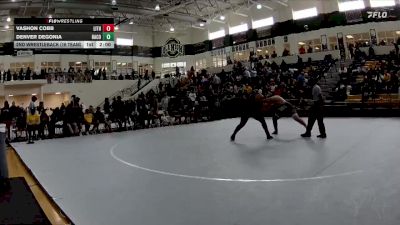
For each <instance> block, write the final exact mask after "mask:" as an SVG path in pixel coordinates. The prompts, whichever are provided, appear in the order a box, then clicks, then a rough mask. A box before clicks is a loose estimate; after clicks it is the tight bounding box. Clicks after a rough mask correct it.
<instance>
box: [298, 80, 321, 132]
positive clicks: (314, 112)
mask: <svg viewBox="0 0 400 225" xmlns="http://www.w3.org/2000/svg"><path fill="white" fill-rule="evenodd" d="M310 83H311V84H313V88H312V98H313V99H312V100H313V105H312V106H311V108H310V115H309V117H308V125H307V131H306V133H304V134H302V135H301V136H302V137H311V130H312V128H313V126H314V123H315V121H316V120H317V121H318V128H319V132H320V135H318V136H317V137H318V138H326V132H325V125H324V115H323V109H324V98H323V96H322V91H321V88H320V86H319V85H318V84H317V83H318V81H317V80H316V79H313V80H310Z"/></svg>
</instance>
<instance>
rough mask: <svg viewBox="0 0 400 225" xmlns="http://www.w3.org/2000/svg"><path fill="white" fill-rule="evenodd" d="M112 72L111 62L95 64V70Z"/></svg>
mask: <svg viewBox="0 0 400 225" xmlns="http://www.w3.org/2000/svg"><path fill="white" fill-rule="evenodd" d="M103 69H106V71H111V63H110V62H95V63H94V70H96V71H98V70H103Z"/></svg>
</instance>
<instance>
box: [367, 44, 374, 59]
mask: <svg viewBox="0 0 400 225" xmlns="http://www.w3.org/2000/svg"><path fill="white" fill-rule="evenodd" d="M368 55H369V58H374V57H375V50H374V48H373V47H372V46H369V48H368Z"/></svg>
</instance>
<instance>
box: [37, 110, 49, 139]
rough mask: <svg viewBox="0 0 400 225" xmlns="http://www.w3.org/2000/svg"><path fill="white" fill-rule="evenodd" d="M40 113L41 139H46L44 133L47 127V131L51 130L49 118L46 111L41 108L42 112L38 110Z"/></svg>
mask: <svg viewBox="0 0 400 225" xmlns="http://www.w3.org/2000/svg"><path fill="white" fill-rule="evenodd" d="M38 112H39V114H40V124H39V127H38V128H39V137H40V138H41V139H44V138H45V134H44V131H45V129H46V127H47V129H49V116H48V115H47V113H46V109H44V108H41V109H40V111H39V109H38Z"/></svg>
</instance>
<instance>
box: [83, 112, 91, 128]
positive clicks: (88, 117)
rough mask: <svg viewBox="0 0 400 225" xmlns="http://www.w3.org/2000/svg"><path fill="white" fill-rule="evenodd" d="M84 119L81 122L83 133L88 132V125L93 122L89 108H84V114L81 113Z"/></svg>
mask: <svg viewBox="0 0 400 225" xmlns="http://www.w3.org/2000/svg"><path fill="white" fill-rule="evenodd" d="M83 118H84V121H83V123H84V124H85V133H84V134H90V126H91V125H92V123H93V114H92V112H91V111H90V110H89V109H86V110H85V114H84V115H83Z"/></svg>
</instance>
